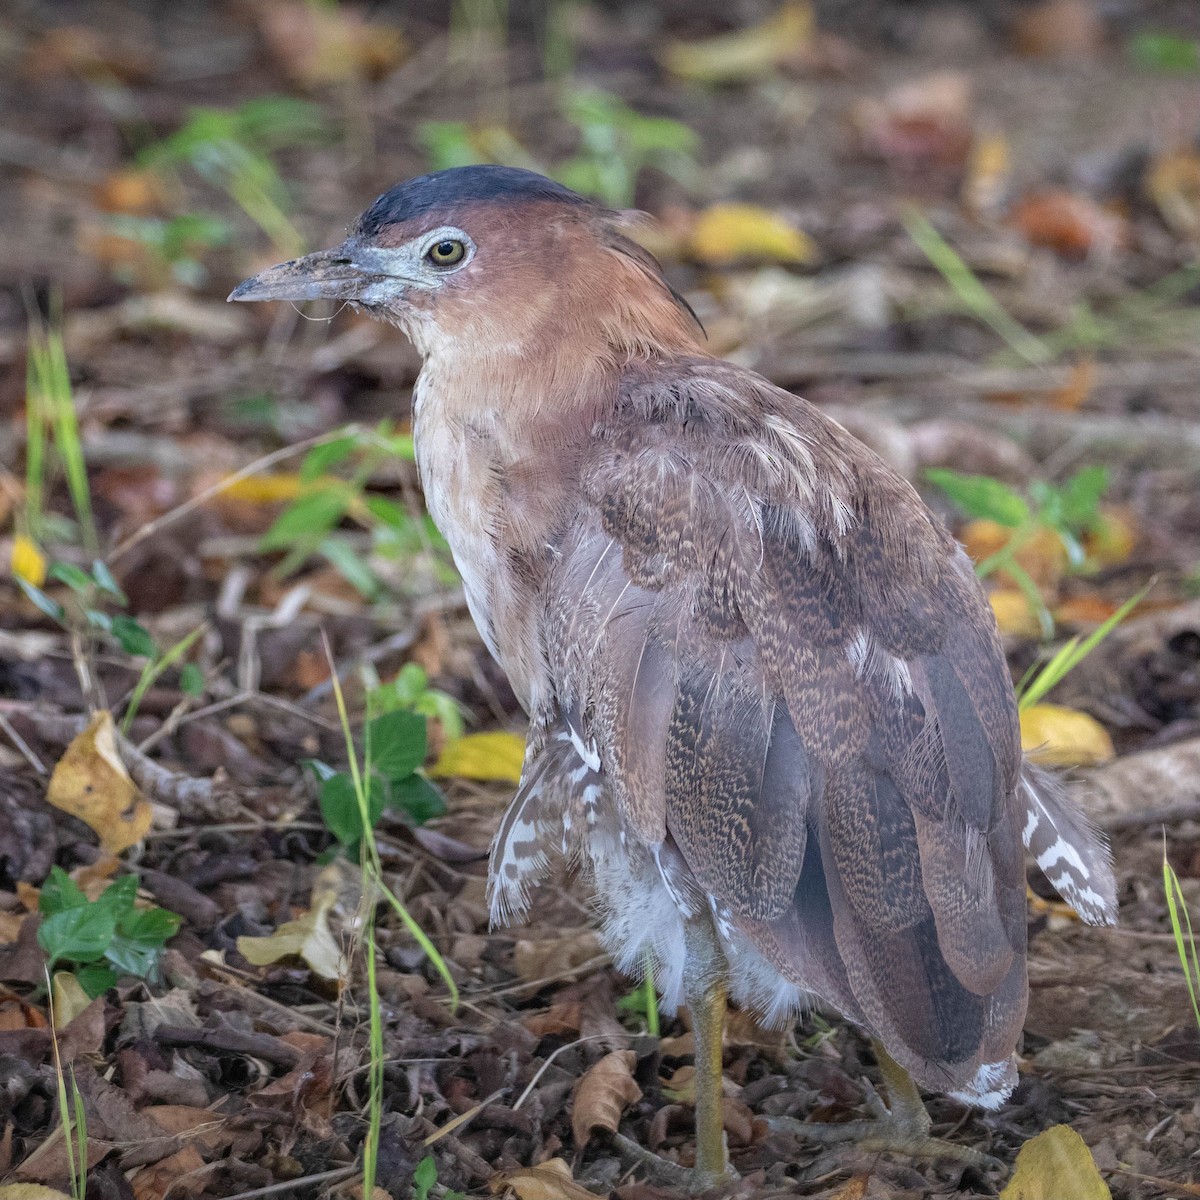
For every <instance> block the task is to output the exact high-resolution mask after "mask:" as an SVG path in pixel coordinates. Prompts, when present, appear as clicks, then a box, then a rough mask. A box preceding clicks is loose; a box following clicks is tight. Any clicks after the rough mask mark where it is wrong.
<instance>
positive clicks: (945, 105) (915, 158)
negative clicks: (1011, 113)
mask: <svg viewBox="0 0 1200 1200" xmlns="http://www.w3.org/2000/svg"><path fill="white" fill-rule="evenodd" d="M854 123H855V126H856V127H857V129H858V132H859V136H860V138H861V139H862V143H863V148H864V149H865V150H866V151H868V152H869V153H871V154H874V155H877V156H878V157H879V158H882V159H884V160H885V161H887V162H891V163H894V164H895V165H896V166H899V167H904V168H906V169H909V170H919V169H921V168H924V167H955V166H959V165H961V164H963V163H965V162H966V160H967V156H968V154H969V153H970V150H971V145H972V143H973V141H974V136H973V130H972V128H971V87H970V83H969V82H968V80H967V77H966V76H965V75H964V74H962V73H961V72H959V71H938V72H936V73H935V74H932V75H925V76H922V77H921V78H919V79H912V80H909V81H908V82H906V83H902V84H900V85H898V86H897V87H894V88H892V89H891V90H890V91H889V92H887V93H886V94H885V95H884V97H883V99H881V100H874V99H872V100H864V101H863V102H862V103H861V104H859V105H858V107H857V109H856V110H855V112H854Z"/></svg>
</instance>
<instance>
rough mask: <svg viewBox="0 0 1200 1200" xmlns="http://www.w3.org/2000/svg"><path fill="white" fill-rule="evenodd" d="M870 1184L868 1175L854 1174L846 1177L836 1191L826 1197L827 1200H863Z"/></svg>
mask: <svg viewBox="0 0 1200 1200" xmlns="http://www.w3.org/2000/svg"><path fill="white" fill-rule="evenodd" d="M870 1185H871V1177H870V1175H855V1176H853V1177H851V1178H850V1179H847V1180H846V1182H845V1183H843V1184H842V1186H841V1187H840V1188H838V1190H837V1191H836V1192H834V1193H833V1194H832V1195H830V1196H829V1197H828V1200H863V1197H864V1196H866V1194H867V1188H868V1187H870Z"/></svg>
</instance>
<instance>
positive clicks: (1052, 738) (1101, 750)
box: [1021, 704, 1115, 767]
mask: <svg viewBox="0 0 1200 1200" xmlns="http://www.w3.org/2000/svg"><path fill="white" fill-rule="evenodd" d="M1021 746H1022V748H1023V749H1024V751H1025V753H1026V754H1027V755H1028V756H1029V757H1030V758H1031V759H1032V760H1033V761H1034V762H1037V763H1041V764H1042V765H1043V766H1049V767H1094V766H1096V765H1097V764H1099V763H1103V762H1108V760H1109V759H1110V758H1112V757H1113V755H1114V753H1115V751H1114V750H1113V744H1112V738H1110V737H1109V736H1108V731H1107V730H1106V729H1105V728H1104V726H1103V725H1101V724H1100V722H1099V721H1097V720H1096V719H1095V717H1091V716H1088V714H1087V713H1084V712H1079V711H1078V710H1077V709H1073V708H1064V707H1063V706H1062V705H1060V704H1034V705H1031V706H1030V707H1029V708H1026V709H1024V710H1023V711H1022V712H1021Z"/></svg>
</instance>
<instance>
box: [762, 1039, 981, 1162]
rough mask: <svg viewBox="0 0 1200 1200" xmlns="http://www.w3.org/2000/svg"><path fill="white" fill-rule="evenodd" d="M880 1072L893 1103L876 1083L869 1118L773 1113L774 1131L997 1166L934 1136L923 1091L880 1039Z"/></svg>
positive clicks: (869, 1098) (770, 1122) (914, 1155)
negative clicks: (835, 1119)
mask: <svg viewBox="0 0 1200 1200" xmlns="http://www.w3.org/2000/svg"><path fill="white" fill-rule="evenodd" d="M872 1045H873V1046H874V1048H875V1056H876V1058H877V1059H878V1061H879V1073H880V1074H881V1075H882V1076H883V1082H884V1085H885V1087H886V1088H887V1095H888V1103H887V1104H886V1105H885V1104H884V1102H883V1101H882V1100H881V1099H880V1097H879V1094H878V1093H877V1092H875V1091H874V1089H871V1090H869V1091H868V1093H867V1100H866V1104H867V1109H868V1111H869V1112H870V1113H871V1119H870V1120H868V1121H846V1122H844V1123H841V1124H836V1125H831V1124H818V1123H815V1122H813V1123H810V1122H806V1121H797V1120H796V1119H795V1118H794V1117H770V1118H768V1120H767V1123H768V1125H769V1127H770V1128H771V1130H772V1132H775V1133H790V1134H793V1135H795V1136H796V1137H799V1138H804V1139H806V1140H808V1141H813V1142H823V1143H828V1142H851V1141H852V1142H855V1143H856V1144H857V1145H858V1147H859V1148H860V1149H862V1150H869V1151H887V1152H891V1153H893V1154H904V1155H907V1156H908V1157H910V1158H925V1159H938V1158H944V1159H952V1160H954V1161H955V1162H960V1163H963V1164H964V1165H966V1166H973V1167H981V1168H986V1167H994V1166H997V1165H1000V1164H998V1162H997V1160H996V1159H994V1158H992V1157H991V1156H990V1155H987V1154H983V1153H982V1152H981V1151H979V1150H973V1149H971V1147H969V1146H959V1145H957V1144H956V1143H954V1142H948V1141H945V1140H944V1139H943V1138H935V1137H930V1135H929V1129H930V1126H931V1125H932V1121H931V1120H930V1117H929V1113H928V1111H927V1110H926V1108H925V1105H924V1103H923V1102H922V1100H921V1094H920V1092H918V1091H917V1086H916V1084H915V1083H913V1081H912V1077H911V1076H910V1075H909V1073H908V1072H907V1071H906V1070H905V1069H904V1068H903V1067H902V1066H901V1065H900V1064H899V1063H898V1062H896V1060H895V1059H894V1058H892V1056H891V1055H890V1054H888V1052H887V1051H886V1050H885V1049H884V1048H883V1047H882V1046H881V1045H880V1044H879V1042H873V1043H872Z"/></svg>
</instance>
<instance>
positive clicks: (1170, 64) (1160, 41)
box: [1129, 33, 1200, 74]
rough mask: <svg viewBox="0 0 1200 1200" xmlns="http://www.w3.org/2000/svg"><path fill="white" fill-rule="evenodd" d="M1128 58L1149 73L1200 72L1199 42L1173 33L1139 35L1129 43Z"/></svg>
mask: <svg viewBox="0 0 1200 1200" xmlns="http://www.w3.org/2000/svg"><path fill="white" fill-rule="evenodd" d="M1129 56H1130V58H1132V59H1133V61H1134V62H1135V63H1137V65H1138V66H1139V67H1145V68H1146V69H1148V70H1151V71H1172V72H1180V73H1189V74H1190V73H1192V72H1195V71H1200V42H1194V41H1192V40H1191V39H1190V38H1182V37H1177V36H1176V35H1175V34H1173V33H1139V34H1135V35H1134V36H1133V37H1132V38H1131V39H1130V41H1129Z"/></svg>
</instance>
